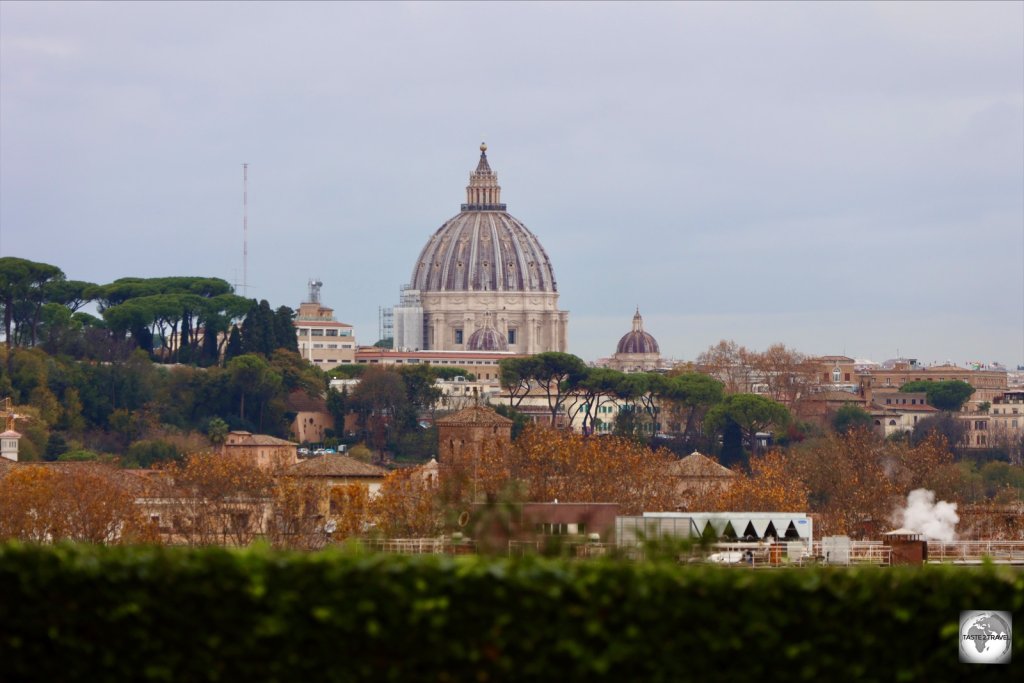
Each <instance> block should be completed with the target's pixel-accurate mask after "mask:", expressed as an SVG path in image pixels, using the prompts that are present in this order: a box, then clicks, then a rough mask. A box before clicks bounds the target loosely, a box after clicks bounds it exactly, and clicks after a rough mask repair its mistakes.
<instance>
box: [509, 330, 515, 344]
mask: <svg viewBox="0 0 1024 683" xmlns="http://www.w3.org/2000/svg"><path fill="white" fill-rule="evenodd" d="M508 343H509V344H515V343H516V330H515V328H513V329H510V330H509V331H508Z"/></svg>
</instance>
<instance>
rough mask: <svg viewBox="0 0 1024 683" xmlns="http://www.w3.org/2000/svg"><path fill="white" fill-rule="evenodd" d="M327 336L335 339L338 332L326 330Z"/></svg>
mask: <svg viewBox="0 0 1024 683" xmlns="http://www.w3.org/2000/svg"><path fill="white" fill-rule="evenodd" d="M327 336H328V337H337V336H338V331H337V330H327Z"/></svg>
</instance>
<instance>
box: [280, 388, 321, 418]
mask: <svg viewBox="0 0 1024 683" xmlns="http://www.w3.org/2000/svg"><path fill="white" fill-rule="evenodd" d="M288 410H290V411H293V412H296V413H326V412H327V401H325V400H324V399H323V398H321V397H319V396H310V395H309V394H307V393H306V392H305V391H302V390H301V389H296V390H295V391H293V392H292V393H290V394H288Z"/></svg>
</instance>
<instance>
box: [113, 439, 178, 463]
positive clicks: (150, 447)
mask: <svg viewBox="0 0 1024 683" xmlns="http://www.w3.org/2000/svg"><path fill="white" fill-rule="evenodd" d="M182 457H183V454H182V452H181V450H180V449H179V448H178V446H177V445H175V444H173V443H170V442H168V441H159V440H157V439H144V440H142V441H136V442H135V443H133V444H132V445H131V446H130V447H129V448H128V453H127V454H126V455H125V457H124V465H125V467H141V468H144V469H145V468H149V467H152V466H153V465H154V464H156V463H161V462H173V461H177V460H181V458H182Z"/></svg>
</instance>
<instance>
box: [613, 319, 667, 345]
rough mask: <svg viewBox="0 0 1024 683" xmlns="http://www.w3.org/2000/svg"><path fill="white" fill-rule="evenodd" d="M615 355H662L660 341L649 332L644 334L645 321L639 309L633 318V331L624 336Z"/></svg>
mask: <svg viewBox="0 0 1024 683" xmlns="http://www.w3.org/2000/svg"><path fill="white" fill-rule="evenodd" d="M615 353H616V354H620V353H661V349H660V348H659V347H658V340H656V339H655V338H654V337H653V336H652V335H651V334H650V333H649V332H644V319H643V318H642V317H641V316H640V309H639V308H638V309H637V310H636V315H634V316H633V330H632V331H631V332H628V333H626V334H624V335H623V336H622V339H620V340H619V345H618V347H617V348H616V349H615Z"/></svg>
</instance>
